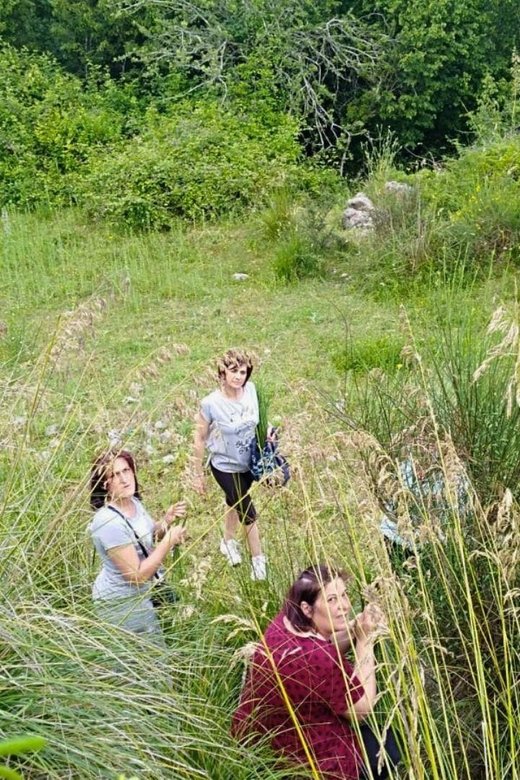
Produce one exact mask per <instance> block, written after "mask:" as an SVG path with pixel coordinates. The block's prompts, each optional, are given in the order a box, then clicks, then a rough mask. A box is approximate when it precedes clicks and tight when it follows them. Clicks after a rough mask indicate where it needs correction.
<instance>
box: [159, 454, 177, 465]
mask: <svg viewBox="0 0 520 780" xmlns="http://www.w3.org/2000/svg"><path fill="white" fill-rule="evenodd" d="M162 462H163V463H166V464H169V463H175V455H171V454H170V455H165V456H164V458H163V459H162Z"/></svg>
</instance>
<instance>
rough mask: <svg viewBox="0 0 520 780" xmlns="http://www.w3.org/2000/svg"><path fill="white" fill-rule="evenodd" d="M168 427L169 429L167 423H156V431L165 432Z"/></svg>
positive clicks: (158, 421) (160, 421)
mask: <svg viewBox="0 0 520 780" xmlns="http://www.w3.org/2000/svg"><path fill="white" fill-rule="evenodd" d="M166 427H167V425H166V423H165V422H163V420H157V422H156V423H155V429H156V430H157V431H162V430H164V429H165V428H166Z"/></svg>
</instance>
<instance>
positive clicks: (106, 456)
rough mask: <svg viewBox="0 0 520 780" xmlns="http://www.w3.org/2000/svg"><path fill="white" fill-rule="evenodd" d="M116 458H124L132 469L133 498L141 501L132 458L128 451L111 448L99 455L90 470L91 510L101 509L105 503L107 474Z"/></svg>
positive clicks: (135, 468) (106, 497)
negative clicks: (133, 482) (133, 481)
mask: <svg viewBox="0 0 520 780" xmlns="http://www.w3.org/2000/svg"><path fill="white" fill-rule="evenodd" d="M116 458H124V460H126V462H127V463H128V465H129V466H130V468H131V469H132V473H133V475H134V478H135V493H134V496H135V497H136V498H138V499H139V500H140V499H141V494H140V492H139V485H138V484H137V473H136V472H137V467H136V465H135V459H134V456H133V455H132V453H131V452H129V451H128V450H118V449H117V448H113V449H111V450H107V451H106V452H103V453H102V454H101V455H99V456H98V457H97V458H96V460H95V461H94V463H93V464H92V468H91V470H90V506H91V507H92V509H101V507H102V506H105V504H106V503H107V499H108V491H107V474H108V473H109V472H110V469H111V468H112V464H113V463H114V461H115V459H116Z"/></svg>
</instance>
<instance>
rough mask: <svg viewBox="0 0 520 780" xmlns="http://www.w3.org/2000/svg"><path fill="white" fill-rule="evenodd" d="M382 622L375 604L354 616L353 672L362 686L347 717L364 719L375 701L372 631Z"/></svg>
mask: <svg viewBox="0 0 520 780" xmlns="http://www.w3.org/2000/svg"><path fill="white" fill-rule="evenodd" d="M382 622H383V615H382V612H381V611H380V609H379V608H378V607H376V606H375V605H369V606H368V607H366V608H365V609H364V610H363V612H362V613H361V614H360V615H358V616H357V618H356V627H355V636H356V644H355V647H354V655H355V659H356V660H355V664H354V674H355V675H356V677H357V678H358V680H359V682H360V683H361V685H362V686H363V688H364V691H365V692H364V694H363V696H362V697H361V698H360V699H358V701H357V702H355V704H353V705H352V708H351V710H349V711H348V712H347V713H346V716H347V718H349V719H351V720H352V719H356V720H359V721H362V720H364V719H365V718H366V717H367V715H369V714H370V713H371V712H372V710H373V708H374V704H375V702H376V698H377V685H376V659H375V655H374V644H375V637H374V631H375V630H376V629H377V628H378V627H379V626H380V625H381V623H382Z"/></svg>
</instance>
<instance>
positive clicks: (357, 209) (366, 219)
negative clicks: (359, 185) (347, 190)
mask: <svg viewBox="0 0 520 780" xmlns="http://www.w3.org/2000/svg"><path fill="white" fill-rule="evenodd" d="M373 212H374V204H373V203H372V201H371V200H370V198H369V197H368V196H367V195H365V193H364V192H358V193H357V194H356V195H354V197H353V198H350V200H348V201H347V207H346V209H345V211H344V212H343V215H342V222H343V227H344V228H345V230H350V229H352V228H356V229H358V230H372V228H373V227H374V221H373Z"/></svg>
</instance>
